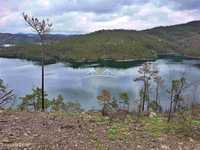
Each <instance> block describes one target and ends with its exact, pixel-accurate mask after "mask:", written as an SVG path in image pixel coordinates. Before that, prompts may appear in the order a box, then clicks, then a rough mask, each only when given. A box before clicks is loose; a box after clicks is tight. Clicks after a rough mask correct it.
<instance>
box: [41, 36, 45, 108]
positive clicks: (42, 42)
mask: <svg viewBox="0 0 200 150" xmlns="http://www.w3.org/2000/svg"><path fill="white" fill-rule="evenodd" d="M40 38H41V44H42V111H43V112H44V111H45V104H44V62H45V55H44V50H45V49H44V39H43V37H42V36H40Z"/></svg>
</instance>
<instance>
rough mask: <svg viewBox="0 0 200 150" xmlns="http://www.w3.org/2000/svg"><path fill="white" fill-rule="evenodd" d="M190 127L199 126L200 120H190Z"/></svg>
mask: <svg viewBox="0 0 200 150" xmlns="http://www.w3.org/2000/svg"><path fill="white" fill-rule="evenodd" d="M192 125H195V126H200V120H192Z"/></svg>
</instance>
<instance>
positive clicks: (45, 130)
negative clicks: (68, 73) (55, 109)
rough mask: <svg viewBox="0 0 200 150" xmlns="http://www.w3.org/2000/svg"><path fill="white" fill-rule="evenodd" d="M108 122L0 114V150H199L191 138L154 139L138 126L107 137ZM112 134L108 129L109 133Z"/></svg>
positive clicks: (84, 117) (199, 144)
mask: <svg viewBox="0 0 200 150" xmlns="http://www.w3.org/2000/svg"><path fill="white" fill-rule="evenodd" d="M111 127H113V124H112V122H110V121H107V122H101V121H98V119H96V115H93V114H90V113H82V114H80V115H66V114H55V113H54V114H52V113H39V112H35V113H30V112H8V111H1V112H0V149H2V150H6V149H8V150H15V149H17V150H18V149H27V150H29V149H30V150H40V149H41V150H96V149H97V150H98V149H99V150H100V149H105V150H200V141H199V140H197V139H193V138H191V137H184V136H178V135H170V134H163V135H161V136H160V137H154V136H152V135H151V134H149V133H147V132H145V130H144V128H143V126H142V125H141V124H139V123H128V128H127V131H122V132H121V133H125V134H124V135H125V136H119V137H114V138H113V139H112V138H110V137H109V136H108V132H107V131H108V130H109V129H111ZM111 131H112V130H111Z"/></svg>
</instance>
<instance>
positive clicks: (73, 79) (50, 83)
mask: <svg viewBox="0 0 200 150" xmlns="http://www.w3.org/2000/svg"><path fill="white" fill-rule="evenodd" d="M152 63H153V64H154V65H156V66H157V67H158V68H159V70H160V74H161V76H162V77H163V78H164V79H165V84H164V86H163V87H162V91H161V95H162V96H161V98H160V99H161V103H162V105H163V106H165V107H166V108H167V107H168V103H169V102H168V95H167V94H166V90H167V88H168V86H169V80H172V79H176V78H178V77H180V75H181V74H182V73H183V72H184V74H185V76H186V78H187V81H188V82H196V83H198V82H197V81H198V80H200V67H199V66H200V60H181V61H180V60H179V61H176V60H173V59H159V60H157V61H154V62H152ZM140 65H141V64H140ZM140 65H138V64H137V65H134V64H133V65H132V67H130V68H126V69H122V68H106V67H96V68H95V67H83V68H72V67H69V66H68V65H66V64H62V63H57V64H53V65H47V66H46V67H45V82H46V83H45V86H46V87H45V90H46V91H47V93H48V95H49V98H53V97H56V96H57V95H59V94H61V95H63V96H64V98H65V100H66V101H77V102H79V103H80V104H81V106H82V107H83V108H84V109H98V108H99V104H98V101H97V100H96V97H97V96H98V95H99V93H100V91H101V90H102V89H107V90H110V91H111V93H112V95H113V96H115V97H116V98H118V95H119V93H120V92H128V93H129V96H130V99H131V104H132V105H131V106H132V107H134V106H135V105H136V99H137V97H138V90H139V88H140V86H141V83H139V82H137V83H136V82H134V81H133V80H134V79H135V78H136V77H137V76H138V72H137V71H138V68H139V67H140ZM40 76H41V68H40V66H38V65H36V64H35V63H34V62H31V61H26V60H20V59H5V58H0V78H1V79H3V80H4V82H5V83H6V84H7V85H8V87H9V88H11V89H14V93H15V94H16V96H17V97H18V98H19V97H20V96H24V95H25V94H27V93H30V92H31V89H32V88H35V87H37V86H40V83H41V82H40V81H41V78H40ZM197 85H198V84H197ZM192 88H194V89H197V90H194V89H192ZM153 91H154V89H153V87H152V92H153ZM189 91H190V93H192V95H195V96H193V97H192V98H193V99H196V100H197V99H198V98H199V97H198V87H191V88H190V90H189ZM194 91H197V92H196V94H194ZM189 95H191V94H189V92H188V94H187V95H186V98H187V96H189ZM188 99H190V100H191V98H188Z"/></svg>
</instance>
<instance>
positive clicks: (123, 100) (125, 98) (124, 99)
mask: <svg viewBox="0 0 200 150" xmlns="http://www.w3.org/2000/svg"><path fill="white" fill-rule="evenodd" d="M119 97H120V100H121V101H120V103H122V105H123V107H124V108H126V107H125V106H127V109H129V96H128V93H127V92H123V93H120V94H119Z"/></svg>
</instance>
